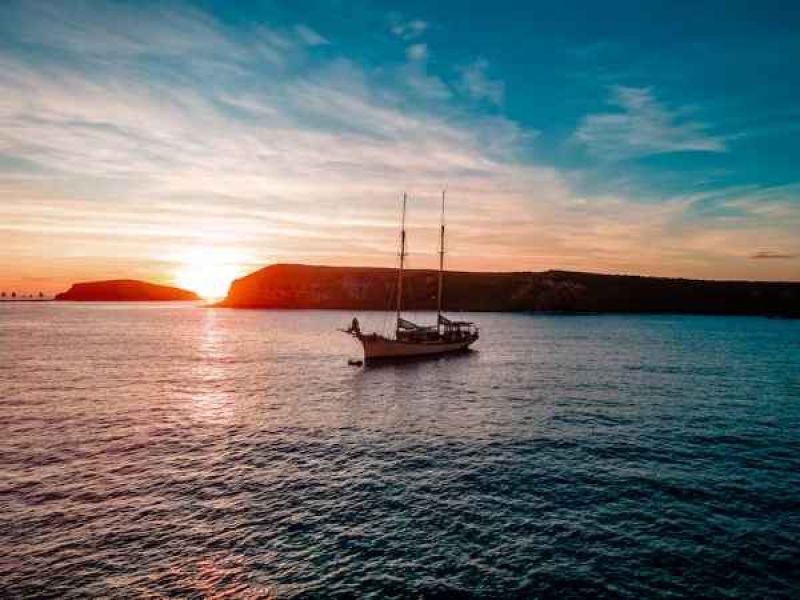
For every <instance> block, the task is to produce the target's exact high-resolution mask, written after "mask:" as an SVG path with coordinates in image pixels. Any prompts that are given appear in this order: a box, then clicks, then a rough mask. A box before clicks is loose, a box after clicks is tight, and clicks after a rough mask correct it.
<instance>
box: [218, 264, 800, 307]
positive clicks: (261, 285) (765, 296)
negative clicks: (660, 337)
mask: <svg viewBox="0 0 800 600" xmlns="http://www.w3.org/2000/svg"><path fill="white" fill-rule="evenodd" d="M404 277H405V279H404V282H405V284H404V294H403V305H404V306H405V307H406V308H408V309H409V310H425V309H435V307H436V289H437V273H436V272H435V271H427V270H410V271H406V272H405V275H404ZM396 285H397V271H396V270H394V269H379V268H360V267H321V266H309V265H287V264H278V265H272V266H268V267H265V268H263V269H260V270H258V271H256V272H254V273H252V274H250V275H247V276H246V277H242V278H241V279H238V280H236V281H234V282H233V283H232V284H231V287H230V290H229V292H228V296H227V298H226V299H225V300H224V301H223V302H221V303H220V305H221V306H227V307H234V308H324V309H332V308H339V309H353V310H357V309H361V310H370V309H371V310H384V309H391V308H393V307H394V305H395V302H396V300H395V289H396ZM444 305H445V308H446V309H447V310H451V311H459V310H464V311H557V312H619V313H645V312H672V313H697V314H720V315H724V314H731V315H780V316H800V283H772V282H742V281H700V280H691V279H665V278H659V277H636V276H627V275H597V274H592V273H576V272H568V271H545V272H541V273H524V272H520V273H469V272H448V273H446V274H445V294H444Z"/></svg>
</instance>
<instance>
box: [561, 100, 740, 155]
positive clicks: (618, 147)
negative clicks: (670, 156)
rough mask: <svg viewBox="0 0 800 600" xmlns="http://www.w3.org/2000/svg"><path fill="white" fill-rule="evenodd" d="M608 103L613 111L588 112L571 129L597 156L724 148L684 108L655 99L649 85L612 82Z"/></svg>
mask: <svg viewBox="0 0 800 600" xmlns="http://www.w3.org/2000/svg"><path fill="white" fill-rule="evenodd" d="M610 103H611V104H613V105H615V106H617V107H618V108H619V109H620V110H618V111H617V112H608V113H598V114H591V115H588V116H587V117H585V118H584V119H583V120H582V121H581V123H580V125H579V126H578V129H577V130H576V132H575V136H574V137H575V139H576V140H577V141H578V142H580V143H582V144H585V145H586V147H587V148H588V150H589V151H590V152H591V153H592V154H594V155H595V156H597V157H600V158H606V159H613V160H620V159H626V158H634V157H637V156H646V155H649V154H660V153H665V152H678V151H699V150H702V151H707V152H723V151H725V141H724V139H723V138H721V137H719V136H715V135H713V134H711V133H710V132H709V127H708V125H706V124H705V123H701V122H698V121H692V120H689V119H687V118H686V117H687V112H688V111H687V110H686V109H680V108H677V109H676V108H670V107H668V106H667V105H665V104H663V103H662V102H659V101H658V100H657V99H656V97H655V95H654V94H653V92H652V90H651V89H650V88H633V87H622V86H616V87H613V88H612V90H611V98H610Z"/></svg>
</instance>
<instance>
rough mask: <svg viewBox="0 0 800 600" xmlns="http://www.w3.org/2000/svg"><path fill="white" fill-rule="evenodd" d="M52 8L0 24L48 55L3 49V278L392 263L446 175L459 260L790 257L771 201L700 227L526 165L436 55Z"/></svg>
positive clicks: (702, 270)
mask: <svg viewBox="0 0 800 600" xmlns="http://www.w3.org/2000/svg"><path fill="white" fill-rule="evenodd" d="M54 6H55V7H58V6H60V5H55V4H52V5H51V4H43V3H42V4H37V5H36V7H41V8H37V12H36V13H35V14H34V15H33V16H31V18H30V20H26V21H25V22H22V21H19V20H17V21H16V22H15V21H14V19H13V18H10V19H0V23H3V25H0V28H4V29H2V33H3V35H6V36H9V37H8V38H7V39H9V40H18V39H19V38H24V39H25V40H26V44H28V45H30V44H35V45H36V47H37V51H36V52H32V53H20V52H14V51H10V50H8V49H7V48H6V49H4V50H0V154H1V155H2V156H4V157H11V158H13V159H14V160H15V161H16V162H15V163H14V164H13V165H10V166H6V167H5V168H4V170H3V171H2V176H1V177H0V230H1V231H2V232H3V254H2V256H0V273H9V272H10V273H16V272H19V271H20V270H21V269H23V267H22V266H20V265H24V270H25V271H26V272H34V271H36V270H38V269H45V270H46V269H47V268H52V267H48V264H58V265H60V266H63V268H64V269H65V272H69V274H70V276H71V277H74V276H77V275H79V273H78V271H77V269H78V266H77V265H79V264H83V265H86V268H91V269H95V271H92V273H91V275H90V274H89V273H85V274H84V276H96V275H97V273H99V272H102V273H103V274H107V275H113V273H109V272H108V271H107V269H110V268H111V267H107V266H106V267H102V268H101V266H102V265H113V266H114V268H117V269H125V270H128V269H129V270H130V272H136V273H139V272H140V271H139V270H140V269H145V270H146V267H143V266H142V265H149V267H147V268H150V269H151V271H154V272H157V273H159V274H163V275H164V277H167V276H168V272H167V269H168V265H165V258H164V257H167V256H172V255H178V254H180V251H181V250H182V248H183V247H185V246H187V245H194V244H213V245H215V246H223V247H232V248H236V249H238V250H239V251H241V254H243V255H246V256H248V257H250V260H252V262H253V264H254V265H257V264H259V263H264V262H268V261H274V260H294V261H314V262H331V263H337V262H338V263H353V262H359V263H363V264H382V265H386V264H391V262H392V260H393V250H392V245H391V243H387V240H390V239H391V237H392V235H393V229H394V226H395V219H396V209H397V197H398V194H400V193H401V192H402V191H403V190H406V191H408V192H410V193H411V195H412V197H413V199H414V202H413V205H412V213H411V217H412V226H413V224H418V223H428V222H431V223H433V222H435V221H436V207H437V203H436V197H437V196H438V192H439V190H440V189H441V187H442V185H444V184H447V185H448V186H449V189H450V190H451V197H452V200H453V214H452V216H451V222H453V224H454V227H453V228H452V231H453V240H452V241H453V249H454V252H453V254H452V260H453V265H454V266H456V267H460V268H484V269H508V268H515V269H539V268H551V267H561V268H574V269H583V270H606V271H617V272H620V271H627V272H649V273H657V274H666V275H696V276H702V275H716V274H719V273H722V274H724V273H725V272H726V271H725V270H724V269H722V268H721V267H720V265H724V266H725V268H727V269H728V271H727V272H730V273H743V271H742V269H743V266H742V265H743V264H745V265H749V268H750V269H757V268H758V266H759V263H758V262H757V261H749V260H747V259H746V257H747V256H749V255H750V254H752V249H753V248H764V247H768V248H792V247H793V246H791V243H792V242H791V240H792V239H793V237H792V236H793V235H796V226H795V225H796V223H797V218H796V217H797V215H796V214H795V217H793V216H792V214H793V213H791V212H790V211H791V210H792V209H791V207H790V206H788V205H786V204H778V203H776V202H774V201H768V200H769V199H764V198H760V197H758V196H757V194H755V193H748V194H742V195H739V196H736V197H732V198H731V200H730V202H736V203H738V204H737V206H739V207H740V208H741V210H747V211H749V213H750V214H752V215H754V217H753V218H752V219H751V220H750V221H749V222H748V223H747V224H742V225H741V226H740V227H739V229H738V230H737V231H736V232H734V233H733V234H732V233H731V231H730V230H729V229H725V228H723V227H714V226H713V225H712V226H709V225H708V224H707V223H703V224H695V223H688V224H687V222H686V219H685V215H686V213H687V210H690V209H691V206H692V202H691V201H689V200H687V199H685V198H675V199H671V200H668V201H665V202H662V203H660V204H644V203H638V202H635V201H633V200H631V199H630V198H628V197H626V196H624V195H617V196H582V195H580V194H578V193H577V192H576V191H575V190H574V189H573V187H572V186H571V185H570V183H569V180H568V178H567V177H566V176H565V175H564V173H562V172H560V171H559V170H558V169H556V168H553V167H552V166H548V165H545V164H541V163H537V162H533V161H531V160H529V159H525V158H524V157H525V156H526V152H525V150H526V144H527V142H528V141H529V140H530V138H531V137H532V136H534V135H535V132H533V131H531V130H530V129H526V128H524V127H522V126H521V125H520V124H518V123H515V122H514V121H512V120H510V119H508V118H505V117H503V116H501V115H498V116H495V117H491V118H488V117H487V116H486V115H485V114H481V113H475V112H472V111H471V109H470V108H468V107H466V106H462V105H459V103H458V100H459V97H458V96H457V95H455V94H453V93H451V91H450V89H451V88H450V87H449V86H448V84H447V83H446V82H445V81H443V80H442V79H440V78H438V77H437V76H436V75H434V74H433V73H432V72H431V71H429V66H430V65H429V64H428V63H429V62H430V58H429V57H426V58H425V59H419V60H410V61H406V62H403V63H402V64H401V65H394V66H387V67H385V68H384V69H383V70H382V71H381V73H379V74H376V71H375V70H374V69H370V68H365V67H363V66H361V65H360V64H359V63H358V62H356V61H355V60H352V59H350V57H347V56H344V55H342V54H339V55H336V56H333V55H334V54H335V53H336V52H341V51H342V49H341V48H340V47H339V45H336V46H333V45H332V46H331V47H330V48H326V49H325V51H324V52H315V51H314V50H313V49H311V48H309V47H308V45H309V40H308V39H303V37H302V35H301V34H300V33H299V30H298V29H297V27H298V26H297V25H296V24H294V23H292V24H289V25H284V26H279V25H270V26H267V25H264V24H261V25H258V26H252V27H250V28H248V29H246V30H244V31H242V30H238V31H236V32H233V31H231V30H230V29H229V27H228V26H227V25H225V24H224V23H222V22H221V21H219V20H216V19H214V18H213V17H211V16H210V15H209V14H207V13H203V12H200V11H198V10H196V9H192V8H173V9H171V10H170V11H169V12H168V14H167V13H163V14H162V12H161V11H162V10H164V9H161V8H157V7H155V8H154V5H150V8H148V9H143V8H142V9H140V8H137V9H135V12H137V13H138V12H139V11H141V14H137V16H135V17H132V18H135V19H139V20H140V21H141V23H142V24H141V26H134V27H132V29H131V30H130V31H129V30H128V29H127V25H126V19H128V18H129V17H131V14H130V11H134V8H132V6H133V5H128V4H124V5H118V4H105V3H80V4H76V5H75V6H74V7H73V8H74V10H73V12H72V13H71V18H70V19H68V20H65V19H63V18H62V15H61V13H60V12H59V11H58V10H55V9H53V7H54ZM0 10H2V12H3V13H4V14H3V16H5V15H6V14H8V15H12V16H13V15H14V14H16V13H14V11H12V10H9V9H5V8H4V9H0ZM146 10H156V15H157V16H163V18H162V19H161V20H160V21H159V22H157V23H153V21H154V20H157V19H155V17H153V16H152V15H150V16H148V15H147V14H145V11H146ZM98 14H102V15H103V20H102V23H101V21H98V20H97V19H98V18H99V17H97V16H96V15H98ZM9 23H12V24H13V25H9ZM87 23H89V24H90V25H86V24H87ZM101 24H102V25H103V27H101ZM150 25H152V27H153V29H148V27H149V26H150ZM92 27H98V28H99V29H101V30H102V31H101V32H99V33H97V36H99V37H95V36H94V34H93V33H92ZM419 29H420V27H416V28H415V30H419ZM422 30H424V28H422ZM107 36H111V37H107ZM118 36H122V38H123V40H124V41H123V42H122V43H120V44H117V43H116V42H115V39H116V38H117V37H118ZM162 38H163V39H166V41H165V42H164V44H163V45H161V44H160V43H159V42H158V40H161V39H162ZM395 42H396V43H398V44H399V42H397V41H396V40H395ZM419 43H421V42H419ZM408 45H409V44H408V42H403V46H408ZM4 48H5V47H4ZM179 48H180V49H184V50H179ZM186 48H191V49H196V52H192V51H185V49H186ZM105 49H107V50H108V52H105ZM183 52H186V54H188V55H189V56H190V57H191V60H187V59H186V56H185V54H183ZM159 53H160V54H159ZM67 55H69V58H68V59H67V58H65V57H66V56H67ZM200 56H202V58H203V60H202V61H200V60H195V58H196V57H200ZM295 64H300V65H302V68H300V69H292V68H291V67H292V66H293V65H295ZM445 70H447V67H446V69H445ZM477 70H478V72H480V73H482V75H483V76H484V77H485V81H482V80H478V83H479V85H476V86H475V87H474V89H475V90H477V91H478V93H477V95H476V96H475V97H478V98H481V99H484V100H488V101H495V100H496V99H498V97H499V98H500V99H502V93H500V92H499V90H500V89H501V88H497V87H492V81H493V80H492V79H490V78H488V75H487V72H488V67H487V65H482V66H481V65H478V69H477ZM450 72H451V73H452V72H454V70H453V69H452V68H451V69H450ZM487 82H488V87H486V84H487ZM451 83H452V82H451ZM473 83H475V81H473ZM457 85H458V82H455V83H454V86H457ZM617 93H618V94H619V96H620V97H619V98H618V101H619V102H621V103H622V104H621V106H623V107H624V110H623V111H622V112H621V113H620V114H622V115H623V116H624V115H627V116H628V117H629V118H633V117H631V115H640V116H641V114H642V113H645V114H648V115H650V116H649V118H650V119H651V120H652V119H653V117H652V114H651V113H653V111H654V110H655V109H654V108H653V103H655V101H654V100H652V98H651V97H650V93H649V92H648V91H644V92H643V91H641V90H640V91H639V92H638V93H637V92H635V91H628V92H625V91H624V90H619V91H618V92H617ZM498 94H499V95H498ZM422 100H427V101H422ZM465 104H469V105H472V104H473V103H465ZM654 105H655V106H656V107H658V108H659V109H661V110H662V111H663V110H666V109H664V108H663V107H662V106H661V105H660V104H658V103H655V104H654ZM655 113H656V114H660V113H658V111H657V110H656V111H655ZM667 113H668V114H669V115H671V116H674V115H673V114H672V112H671V111H667ZM642 118H643V117H642ZM675 118H676V119H677V117H675ZM634 120H635V119H634ZM656 121H658V119H656ZM667 121H668V123H670V124H671V125H675V123H673V122H672V121H671V120H669V119H668V120H667ZM677 126H678V127H679V128H680V127H681V126H685V123H682V122H681V121H680V120H679V121H678V124H677ZM601 130H602V128H601ZM594 131H595V133H596V132H597V130H596V129H595V130H594ZM601 132H602V131H601ZM605 133H608V132H607V131H605ZM620 135H621V134H618V137H619V136H620ZM622 137H625V136H622ZM681 141H682V143H683V144H685V143H686V140H681ZM676 143H677V142H675V141H673V146H674V145H675V144H676ZM651 145H652V143H651ZM637 147H638V146H637ZM785 192H786V193H790V194H793V193H794V192H792V191H791V190H789V191H785ZM776 219H777V220H779V221H780V223H781V224H785V227H784V226H783V225H781V226H779V227H776V226H775V225H774V221H775V220H776ZM413 240H414V247H415V249H417V250H418V251H417V252H416V253H415V254H414V255H413V256H412V262H413V261H417V262H416V263H415V264H416V265H417V266H425V265H426V264H429V263H426V261H428V260H430V261H431V263H432V261H433V260H434V256H433V252H430V256H428V253H427V252H426V249H428V248H430V249H431V250H433V249H434V248H435V247H436V240H435V231H434V228H431V227H421V226H417V227H416V228H415V231H414V237H413ZM32 248H36V251H35V252H33V251H32V250H31V249H32ZM745 249H747V250H745ZM709 257H711V258H709ZM776 263H777V264H776V266H779V265H780V264H781V263H778V261H776ZM789 264H791V263H789ZM103 269H106V270H103ZM737 269H738V270H739V271H737ZM747 275H748V276H752V275H751V274H750V273H748V274H747Z"/></svg>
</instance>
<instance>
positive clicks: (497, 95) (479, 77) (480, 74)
mask: <svg viewBox="0 0 800 600" xmlns="http://www.w3.org/2000/svg"><path fill="white" fill-rule="evenodd" d="M488 70H489V62H488V61H487V60H485V59H482V58H481V59H478V60H476V61H475V62H473V63H472V64H470V65H467V66H466V67H464V68H462V69H461V85H462V87H463V89H464V90H466V92H467V93H468V94H469V95H470V96H472V97H473V98H475V99H476V100H487V101H489V102H492V103H493V104H498V105H499V104H502V103H503V96H504V95H505V85H504V84H503V82H502V81H500V80H496V79H491V78H489V76H488Z"/></svg>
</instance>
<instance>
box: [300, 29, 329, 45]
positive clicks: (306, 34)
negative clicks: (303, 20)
mask: <svg viewBox="0 0 800 600" xmlns="http://www.w3.org/2000/svg"><path fill="white" fill-rule="evenodd" d="M294 30H295V32H296V33H297V35H298V36H299V37H300V39H301V40H302V41H303V43H304V44H306V45H307V46H324V45H327V44H330V42H329V41H328V40H327V39H325V38H324V37H322V36H321V35H320V34H318V33H317V32H316V31H314V30H313V29H311V28H310V27H307V26H306V25H296V26H295V28H294Z"/></svg>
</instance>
